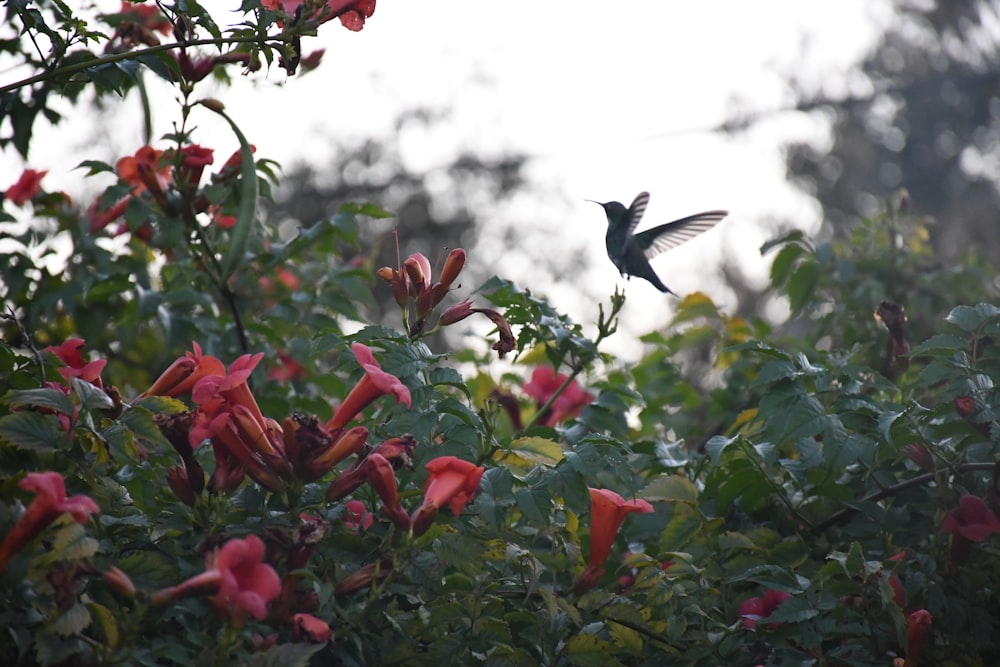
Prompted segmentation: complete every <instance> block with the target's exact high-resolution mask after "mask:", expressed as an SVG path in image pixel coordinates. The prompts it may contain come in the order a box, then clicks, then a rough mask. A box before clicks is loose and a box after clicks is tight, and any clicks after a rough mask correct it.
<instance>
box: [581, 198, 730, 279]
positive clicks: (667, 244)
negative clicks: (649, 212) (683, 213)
mask: <svg viewBox="0 0 1000 667" xmlns="http://www.w3.org/2000/svg"><path fill="white" fill-rule="evenodd" d="M587 201H594V200H593V199H588V200H587ZM594 203H595V204H600V205H601V208H603V209H604V213H605V214H606V215H607V216H608V233H607V236H606V237H605V242H606V244H607V246H608V257H610V258H611V261H612V262H614V264H615V266H617V267H618V270H619V271H620V272H621V274H622V275H623V276H625V277H626V278H628V277H630V276H637V277H639V278H644V279H646V280H648V281H649V282H650V283H652V284H653V286H654V287H656V289H658V290H660V291H661V292H666V293H668V294H675V292H672V291H671V290H670V288H669V287H667V286H666V285H664V284H663V282H662V281H661V280H660V277H659V276H657V275H656V272H655V271H653V267H652V266H650V265H649V260H650V259H652V258H653V257H656V256H657V255H659V254H660V253H661V252H665V251H667V250H670V249H671V248H675V247H677V246H679V245H680V244H682V243H684V242H685V241H690V240H691V239H693V238H694V237H696V236H698V235H699V234H701V233H702V232H706V231H708V230H709V229H711V228H712V227H714V226H715V225H716V224H718V223H719V221H720V220H722V219H723V218H725V217H726V216H727V215H728V214H729V211H705V212H704V213H696V214H695V215H689V216H688V217H686V218H681V219H680V220H674V221H673V222H668V223H665V224H662V225H659V226H657V227H653V228H652V229H647V230H646V231H643V232H639V233H638V234H634V233H633V232H634V231H635V228H636V226H638V224H639V221H640V220H642V214H643V213H645V212H646V206H647V205H648V204H649V193H648V192H640V193H639V194H638V195H636V197H635V199H634V200H632V205H631V206H629V207H628V208H625V205H624V204H622V203H621V202H617V201H609V202H606V203H601V202H599V201H594Z"/></svg>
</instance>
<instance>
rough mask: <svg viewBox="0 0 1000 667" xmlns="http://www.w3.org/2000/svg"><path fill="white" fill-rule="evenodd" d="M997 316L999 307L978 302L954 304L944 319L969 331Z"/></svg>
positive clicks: (999, 312) (999, 314)
mask: <svg viewBox="0 0 1000 667" xmlns="http://www.w3.org/2000/svg"><path fill="white" fill-rule="evenodd" d="M997 316H1000V308H998V307H997V306H994V305H993V304H990V303H980V304H978V305H975V306H956V307H955V308H952V310H951V312H950V313H948V316H947V317H945V318H944V319H945V321H946V322H949V323H951V324H954V325H955V326H957V327H958V328H959V329H961V330H962V331H965V332H968V333H971V332H973V331H976V330H977V329H979V328H980V327H982V326H983V325H984V324H986V323H987V322H988V321H989V320H991V319H993V318H995V317H997Z"/></svg>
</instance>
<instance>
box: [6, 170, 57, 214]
mask: <svg viewBox="0 0 1000 667" xmlns="http://www.w3.org/2000/svg"><path fill="white" fill-rule="evenodd" d="M47 173H49V172H47V171H35V170H34V169H25V170H24V171H23V172H21V177H20V178H18V179H17V182H16V183H14V185H12V186H10V187H9V188H7V190H6V191H5V192H4V193H3V196H4V199H6V200H7V201H9V202H11V203H13V204H14V205H16V206H24V205H25V204H26V203H27V202H29V201H31V200H32V199H33V198H34V196H35V195H37V194H38V193H39V192H41V191H42V179H43V178H45V174H47Z"/></svg>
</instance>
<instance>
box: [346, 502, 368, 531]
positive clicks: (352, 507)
mask: <svg viewBox="0 0 1000 667" xmlns="http://www.w3.org/2000/svg"><path fill="white" fill-rule="evenodd" d="M374 521H375V519H373V518H372V513H371V512H369V511H368V508H367V507H365V504H364V503H363V502H361V501H360V500H348V501H347V502H346V503H344V525H346V526H347V527H348V528H350V529H351V530H353V531H354V532H356V533H357V532H360V531H362V530H368V529H369V528H370V527H371V525H372V523H373V522H374Z"/></svg>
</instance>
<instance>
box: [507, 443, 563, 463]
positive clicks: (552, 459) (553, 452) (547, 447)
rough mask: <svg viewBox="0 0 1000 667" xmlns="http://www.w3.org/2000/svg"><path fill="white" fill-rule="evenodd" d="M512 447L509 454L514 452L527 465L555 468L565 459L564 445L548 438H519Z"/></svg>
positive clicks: (511, 444)
mask: <svg viewBox="0 0 1000 667" xmlns="http://www.w3.org/2000/svg"><path fill="white" fill-rule="evenodd" d="M510 446H511V448H510V449H509V450H508V452H513V453H514V454H515V455H516V456H517V457H519V458H521V459H524V460H525V462H527V463H533V464H536V465H544V466H554V465H556V464H557V463H559V462H560V461H562V459H563V448H562V445H560V444H559V443H558V442H555V441H554V440H549V439H548V438H539V437H527V438H518V439H517V440H514V441H513V442H511V443H510ZM505 458H506V457H505Z"/></svg>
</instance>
